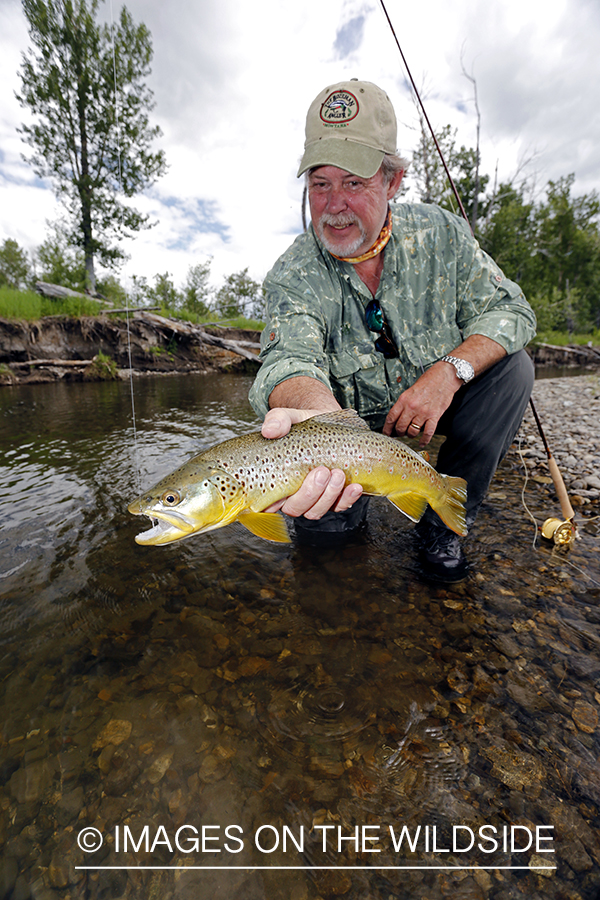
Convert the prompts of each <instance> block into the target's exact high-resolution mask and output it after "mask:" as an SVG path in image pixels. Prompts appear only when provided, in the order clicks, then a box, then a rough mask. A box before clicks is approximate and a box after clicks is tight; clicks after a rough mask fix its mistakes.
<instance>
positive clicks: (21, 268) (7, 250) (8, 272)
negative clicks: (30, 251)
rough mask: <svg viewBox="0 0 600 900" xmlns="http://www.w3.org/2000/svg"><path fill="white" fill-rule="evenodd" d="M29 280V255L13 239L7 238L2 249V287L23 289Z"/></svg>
mask: <svg viewBox="0 0 600 900" xmlns="http://www.w3.org/2000/svg"><path fill="white" fill-rule="evenodd" d="M28 278H29V260H28V258H27V253H26V252H25V250H22V249H21V247H19V245H18V243H17V242H16V241H15V240H13V238H6V239H5V240H4V242H3V243H2V247H0V285H2V284H4V285H7V286H8V287H11V288H16V289H17V290H18V289H19V288H22V287H24V286H25V284H26V282H27V279H28Z"/></svg>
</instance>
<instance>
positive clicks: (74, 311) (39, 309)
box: [0, 286, 100, 321]
mask: <svg viewBox="0 0 600 900" xmlns="http://www.w3.org/2000/svg"><path fill="white" fill-rule="evenodd" d="M99 309H100V307H99V306H98V304H97V303H94V301H93V300H86V299H85V298H82V299H79V298H78V297H66V298H65V299H63V300H50V299H49V298H48V297H42V296H41V295H40V294H36V292H35V291H17V290H15V289H14V288H9V287H6V286H2V287H0V317H2V318H4V319H27V320H28V321H31V320H34V319H41V318H42V316H73V317H75V318H76V317H77V316H95V315H97V314H98V312H99Z"/></svg>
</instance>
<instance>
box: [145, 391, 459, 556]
mask: <svg viewBox="0 0 600 900" xmlns="http://www.w3.org/2000/svg"><path fill="white" fill-rule="evenodd" d="M317 466H327V467H328V468H330V469H334V468H337V469H342V470H343V471H344V472H345V473H346V484H349V483H350V482H357V483H359V484H362V486H363V491H364V493H365V494H375V495H379V496H383V497H387V498H388V500H390V501H391V502H392V503H393V504H394V506H396V507H397V508H398V509H399V510H400V511H401V512H403V513H404V515H406V516H408V518H409V519H411V520H412V521H413V522H418V521H419V519H420V518H421V516H422V515H423V513H424V512H425V509H426V507H427V504H429V505H430V506H431V508H432V509H434V510H435V512H436V513H437V514H438V516H439V517H440V519H442V521H443V522H445V524H446V525H447V526H448V528H451V529H452V531H455V532H456V533H457V534H461V535H464V534H466V526H465V508H464V502H465V500H466V497H467V490H466V488H467V484H466V481H465V480H464V479H463V478H455V477H451V476H449V475H440V474H439V473H438V472H436V470H435V469H434V468H433V467H432V466H430V465H429V463H428V462H426V461H425V460H424V459H423V457H422V456H421V455H420V454H419V453H415V451H414V450H411V449H410V447H407V446H406V445H405V444H403V443H402V442H401V441H399V440H398V439H397V438H391V437H386V436H385V435H382V434H377V433H376V432H373V431H371V430H370V428H369V426H368V425H367V423H366V422H365V421H364V420H363V419H361V418H360V417H359V416H358V414H357V413H356V412H355V411H354V410H352V409H344V410H339V411H337V412H329V413H323V414H321V415H318V416H314V417H313V418H311V419H306V421H304V422H301V423H300V424H298V425H293V426H292V428H291V431H290V432H289V434H287V435H285V436H284V437H282V438H277V439H275V440H270V439H267V438H264V437H263V436H262V435H261V434H260V433H259V432H255V433H252V434H245V435H242V436H241V437H236V438H232V439H231V440H228V441H224V442H223V443H222V444H217V446H216V447H213V448H212V449H210V450H204V451H203V452H202V453H199V454H198V455H197V456H194V457H192V459H190V460H189V461H188V462H187V463H185V464H184V465H183V466H181V468H179V469H176V471H175V472H173V473H172V474H171V475H167V477H166V478H163V479H162V480H161V481H159V482H158V484H156V485H155V486H154V487H153V488H150V490H149V491H146V492H145V493H144V494H142V496H141V497H138V498H137V500H134V501H133V503H131V504H130V505H129V507H128V510H129V512H130V513H132V514H133V515H135V516H148V517H149V518H150V519H152V521H153V525H152V528H150V530H149V531H144V532H142V533H141V534H138V535H137V536H136V541H137V543H138V544H170V543H171V542H173V541H179V540H181V539H182V538H185V537H189V536H190V535H192V534H202V533H204V532H205V531H212V530H214V529H215V528H222V527H223V526H224V525H229V524H230V522H240V523H241V524H242V525H244V526H245V527H246V528H247V529H248V530H249V531H251V532H252V533H253V534H256V535H258V536H259V537H262V538H266V539H267V540H270V541H282V542H283V541H289V540H290V538H289V535H288V531H287V527H286V525H285V521H284V519H283V516H282V515H280V514H279V513H266V512H262V510H264V509H265V508H266V507H268V506H270V504H271V503H274V502H275V501H276V500H281V499H282V498H283V497H288V496H289V495H290V494H293V493H294V492H295V491H296V490H297V489H298V488H299V487H300V485H301V484H302V482H303V481H304V478H305V476H306V475H307V474H308V473H309V472H310V471H311V469H315V468H316V467H317Z"/></svg>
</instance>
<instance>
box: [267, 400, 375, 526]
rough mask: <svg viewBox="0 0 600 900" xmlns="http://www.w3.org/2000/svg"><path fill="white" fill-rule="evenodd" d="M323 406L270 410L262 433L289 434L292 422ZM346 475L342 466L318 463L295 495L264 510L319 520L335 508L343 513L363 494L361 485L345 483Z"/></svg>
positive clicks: (320, 410)
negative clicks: (331, 467) (339, 467)
mask: <svg viewBox="0 0 600 900" xmlns="http://www.w3.org/2000/svg"><path fill="white" fill-rule="evenodd" d="M322 412H323V410H322V409H284V408H282V407H276V408H275V409H270V410H269V412H268V413H267V415H266V416H265V420H264V422H263V424H262V428H261V432H262V435H263V437H266V438H279V437H283V436H284V435H286V434H287V433H288V432H289V430H290V428H291V427H292V425H296V424H297V423H298V422H304V420H305V419H310V418H311V416H317V415H319V413H322ZM345 485H346V476H345V474H344V472H343V471H342V470H341V469H331V470H330V469H328V468H326V466H318V468H316V469H313V470H312V472H309V473H308V475H307V476H306V478H305V479H304V481H303V483H302V485H301V487H300V488H299V489H298V490H297V491H296V493H295V494H291V496H289V497H286V498H285V499H283V500H278V501H277V502H276V503H272V504H271V506H269V507H267V509H266V510H265V512H278V511H281V512H284V513H286V514H287V515H288V516H306V518H307V519H320V518H321V516H323V515H324V514H325V513H326V512H328V511H329V510H330V509H333V510H334V511H335V512H341V511H342V510H344V509H350V507H351V506H352V505H353V504H354V503H355V502H356V501H357V500H358V498H359V497H360V496H361V494H362V486H361V485H360V484H349V485H346V486H345Z"/></svg>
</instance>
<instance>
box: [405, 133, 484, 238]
mask: <svg viewBox="0 0 600 900" xmlns="http://www.w3.org/2000/svg"><path fill="white" fill-rule="evenodd" d="M436 138H437V142H438V144H439V147H440V150H441V151H442V154H443V156H444V159H445V161H446V165H447V166H448V171H449V172H450V175H451V176H452V180H453V182H454V185H455V187H456V189H457V191H458V196H459V197H460V199H461V203H462V204H463V207H464V210H465V212H466V214H467V217H468V220H469V222H470V223H471V225H472V227H475V226H476V221H477V219H478V218H479V216H483V215H485V212H486V207H485V203H484V202H483V200H482V198H481V195H482V194H483V192H484V191H485V189H486V187H487V184H488V182H489V176H488V175H481V174H480V172H479V151H478V150H477V149H476V148H468V147H464V146H462V147H461V148H460V150H457V149H456V129H452V127H451V126H450V125H445V126H444V127H443V128H442V129H441V130H440V132H439V134H437V135H436ZM411 171H412V173H413V176H414V178H415V180H416V187H417V190H418V192H419V197H420V199H421V201H422V202H423V203H437V204H439V206H442V207H443V208H444V209H449V210H451V211H452V212H455V213H460V209H459V206H458V203H457V201H456V197H455V196H454V191H453V190H452V188H451V186H450V183H449V181H448V176H447V174H446V170H445V169H444V166H443V164H442V161H441V159H440V155H439V153H438V151H437V148H436V146H435V142H434V140H433V138H432V137H431V134H430V132H429V129H428V128H427V127H426V123H425V121H424V120H423V118H422V117H421V131H420V137H419V144H418V147H417V149H416V151H415V152H414V153H413V160H412V170H411Z"/></svg>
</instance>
